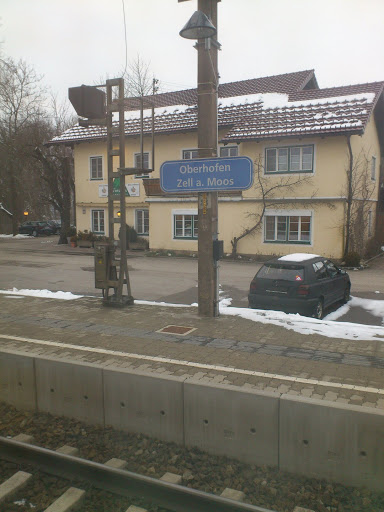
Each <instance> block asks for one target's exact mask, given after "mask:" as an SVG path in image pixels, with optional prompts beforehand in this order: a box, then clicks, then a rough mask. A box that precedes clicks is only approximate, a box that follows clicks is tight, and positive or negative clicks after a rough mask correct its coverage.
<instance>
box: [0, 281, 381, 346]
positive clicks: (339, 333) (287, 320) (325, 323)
mask: <svg viewBox="0 0 384 512" xmlns="http://www.w3.org/2000/svg"><path fill="white" fill-rule="evenodd" d="M0 294H3V295H8V296H10V297H11V296H14V295H18V296H20V295H24V296H29V297H42V298H48V299H60V300H74V299H79V298H81V297H84V296H83V295H74V294H73V293H71V292H51V291H49V290H18V289H17V288H13V289H12V290H0ZM231 302H232V299H231V298H224V299H222V300H221V301H220V314H221V315H227V316H239V317H241V318H244V319H246V320H251V321H253V322H260V323H263V324H272V325H277V326H279V327H284V328H285V329H289V330H293V331H295V332H298V333H300V334H309V335H310V334H318V335H320V336H326V337H328V338H341V339H348V340H365V341H384V327H380V326H375V325H365V324H364V325H362V324H355V323H349V322H337V321H336V320H337V318H340V317H341V316H343V315H344V314H346V313H347V312H348V311H349V309H350V308H351V307H354V306H359V307H362V308H364V309H366V310H367V311H369V312H370V313H371V314H373V315H375V316H378V317H380V318H382V319H383V326H384V301H383V300H370V299H361V298H359V297H352V298H351V300H350V301H349V302H348V304H345V305H344V306H341V307H340V308H339V309H337V310H336V311H334V312H332V313H330V314H329V315H327V316H326V317H325V318H324V319H323V320H317V319H315V318H309V317H305V316H301V315H299V314H291V313H283V312H281V311H270V310H261V309H248V308H235V307H231ZM135 304H143V305H149V306H162V307H173V308H188V307H191V306H192V307H196V306H197V304H196V303H193V304H171V303H167V302H156V301H147V300H135Z"/></svg>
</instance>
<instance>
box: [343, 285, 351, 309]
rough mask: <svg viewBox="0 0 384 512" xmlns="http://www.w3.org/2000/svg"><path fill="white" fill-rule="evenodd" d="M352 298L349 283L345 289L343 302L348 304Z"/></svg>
mask: <svg viewBox="0 0 384 512" xmlns="http://www.w3.org/2000/svg"><path fill="white" fill-rule="evenodd" d="M350 298H351V287H350V285H347V286H346V287H345V290H344V296H343V304H346V303H347V302H348V301H349V300H350Z"/></svg>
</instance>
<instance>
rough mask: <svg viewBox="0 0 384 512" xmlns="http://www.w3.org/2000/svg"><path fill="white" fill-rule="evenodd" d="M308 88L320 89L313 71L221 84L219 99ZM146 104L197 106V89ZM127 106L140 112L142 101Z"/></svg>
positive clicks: (151, 98) (148, 98)
mask: <svg viewBox="0 0 384 512" xmlns="http://www.w3.org/2000/svg"><path fill="white" fill-rule="evenodd" d="M308 86H312V87H316V88H317V87H318V85H317V81H316V77H315V72H314V70H313V69H311V70H309V71H298V72H296V73H285V74H283V75H274V76H266V77H261V78H252V79H250V80H241V81H239V82H228V83H226V84H220V85H219V98H230V97H232V96H246V95H249V94H262V93H268V92H277V93H281V94H289V93H292V92H295V91H301V90H302V89H304V88H305V87H308ZM144 104H145V105H148V106H152V104H154V106H155V108H156V107H168V106H171V105H191V106H192V105H197V89H186V90H183V91H173V92H165V93H161V94H156V95H155V96H145V97H144ZM125 105H126V110H138V109H139V108H140V99H139V98H127V99H126V101H125Z"/></svg>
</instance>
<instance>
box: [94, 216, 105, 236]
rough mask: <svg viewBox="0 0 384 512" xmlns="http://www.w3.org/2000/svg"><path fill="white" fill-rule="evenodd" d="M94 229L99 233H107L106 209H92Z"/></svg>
mask: <svg viewBox="0 0 384 512" xmlns="http://www.w3.org/2000/svg"><path fill="white" fill-rule="evenodd" d="M92 231H93V233H97V234H98V235H104V234H105V222H104V210H92Z"/></svg>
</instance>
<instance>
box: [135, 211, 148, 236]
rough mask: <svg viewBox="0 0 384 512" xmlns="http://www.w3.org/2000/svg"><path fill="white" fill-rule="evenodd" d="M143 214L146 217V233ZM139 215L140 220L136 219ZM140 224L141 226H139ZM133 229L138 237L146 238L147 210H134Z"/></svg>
mask: <svg viewBox="0 0 384 512" xmlns="http://www.w3.org/2000/svg"><path fill="white" fill-rule="evenodd" d="M145 212H146V213H147V215H148V231H145ZM139 213H142V215H143V216H142V218H141V219H140V222H139V219H138V216H139ZM140 224H141V226H140ZM135 229H136V231H137V234H138V235H140V236H148V235H149V209H148V208H137V210H135Z"/></svg>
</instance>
